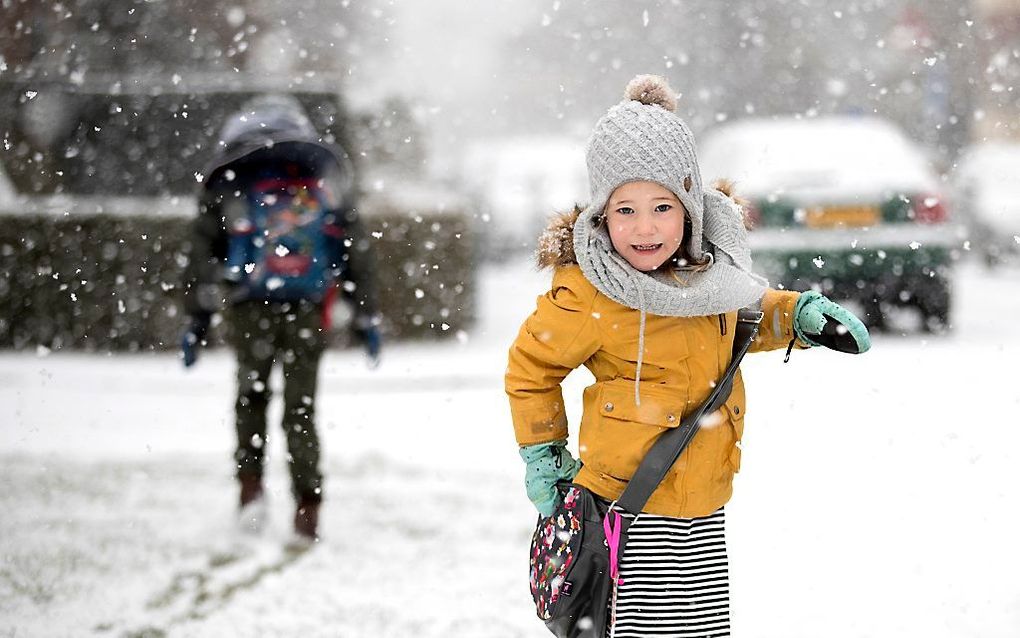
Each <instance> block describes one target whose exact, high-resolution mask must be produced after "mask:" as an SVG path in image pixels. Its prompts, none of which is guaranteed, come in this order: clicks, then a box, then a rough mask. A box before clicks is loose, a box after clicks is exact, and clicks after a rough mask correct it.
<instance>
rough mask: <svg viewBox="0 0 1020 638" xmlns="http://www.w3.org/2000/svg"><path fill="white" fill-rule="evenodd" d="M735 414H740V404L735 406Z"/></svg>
mask: <svg viewBox="0 0 1020 638" xmlns="http://www.w3.org/2000/svg"><path fill="white" fill-rule="evenodd" d="M733 414H740V406H739V405H735V406H733Z"/></svg>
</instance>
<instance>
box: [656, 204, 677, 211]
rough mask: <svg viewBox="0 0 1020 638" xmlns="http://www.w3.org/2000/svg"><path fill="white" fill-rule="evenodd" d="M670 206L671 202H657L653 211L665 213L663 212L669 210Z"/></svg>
mask: <svg viewBox="0 0 1020 638" xmlns="http://www.w3.org/2000/svg"><path fill="white" fill-rule="evenodd" d="M672 208H673V206H672V205H671V204H659V205H658V206H656V207H655V212H657V213H665V212H667V211H669V210H670V209H672Z"/></svg>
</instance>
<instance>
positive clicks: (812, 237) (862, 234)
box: [700, 116, 962, 330]
mask: <svg viewBox="0 0 1020 638" xmlns="http://www.w3.org/2000/svg"><path fill="white" fill-rule="evenodd" d="M700 158H701V170H702V175H703V177H704V178H705V179H706V181H708V182H711V181H712V180H714V179H718V178H725V179H730V180H732V181H734V182H735V190H736V194H737V195H740V196H742V197H744V198H745V199H747V200H749V201H750V204H751V206H750V211H749V212H750V216H751V218H752V221H753V223H754V228H753V230H752V231H751V248H752V252H753V254H754V259H755V268H756V270H758V271H759V272H761V273H762V274H763V275H765V276H766V277H768V278H769V280H770V281H771V282H772V284H773V285H778V286H781V287H785V288H789V289H793V290H806V289H809V288H815V289H818V290H821V291H822V292H823V293H825V294H827V295H829V296H832V297H834V298H839V299H853V300H855V301H857V302H858V303H860V304H861V305H862V306H863V308H864V313H865V316H864V320H865V323H867V324H868V325H869V326H870V327H874V328H882V327H884V326H885V318H886V315H887V312H888V309H889V306H891V305H896V306H914V307H916V308H917V309H919V310H920V312H921V316H922V318H923V325H924V326H925V328H926V329H929V330H941V329H943V328H944V327H945V326H946V325H947V324H948V322H949V310H950V265H951V261H952V257H953V255H952V253H953V249H954V248H955V247H956V246H959V245H961V244H962V238H961V237H960V233H959V232H958V231H957V230H956V227H955V226H954V225H952V224H951V223H950V222H949V219H948V217H949V216H948V208H947V206H946V203H945V202H944V201H943V198H942V196H941V193H940V184H939V180H938V179H937V177H936V175H935V172H934V170H933V169H932V168H931V166H930V164H929V162H928V160H927V158H926V157H925V154H924V153H923V152H922V151H921V149H920V148H919V147H918V146H917V145H915V144H914V143H913V142H911V141H910V140H909V139H908V138H907V137H906V136H905V135H904V134H903V133H902V132H901V131H900V130H899V129H898V128H897V127H896V126H895V125H893V124H892V123H890V122H887V121H885V120H882V119H879V118H875V117H851V116H831V117H818V118H793V117H786V118H776V119H764V118H753V119H746V120H740V121H737V122H734V123H732V124H727V125H724V126H720V127H718V128H716V129H713V130H711V131H708V132H707V133H706V134H705V135H704V136H703V138H702V140H701V144H700Z"/></svg>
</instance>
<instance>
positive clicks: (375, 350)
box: [354, 317, 382, 368]
mask: <svg viewBox="0 0 1020 638" xmlns="http://www.w3.org/2000/svg"><path fill="white" fill-rule="evenodd" d="M377 323H378V321H377V320H376V319H375V318H372V317H357V318H355V320H354V334H355V335H356V336H357V338H358V341H360V342H361V344H362V345H363V346H364V347H365V354H366V355H367V356H368V366H369V367H370V368H376V367H378V366H379V356H380V354H381V352H382V334H381V333H380V332H379V327H378V326H377V325H376V324H377Z"/></svg>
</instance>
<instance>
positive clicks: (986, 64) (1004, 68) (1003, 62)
mask: <svg viewBox="0 0 1020 638" xmlns="http://www.w3.org/2000/svg"><path fill="white" fill-rule="evenodd" d="M974 9H975V11H976V14H977V18H978V27H979V31H978V33H979V39H978V44H979V47H978V51H977V61H976V68H975V76H974V77H973V78H972V80H974V90H975V103H976V108H975V111H974V120H975V121H974V130H973V139H975V140H982V139H1010V140H1014V141H1020V1H1018V0H974Z"/></svg>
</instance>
